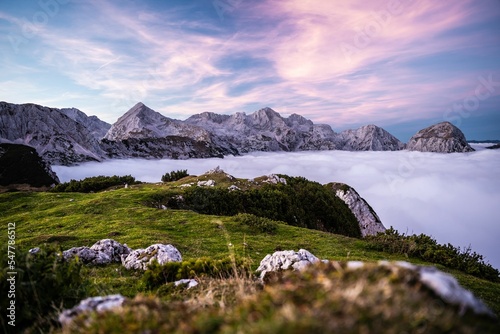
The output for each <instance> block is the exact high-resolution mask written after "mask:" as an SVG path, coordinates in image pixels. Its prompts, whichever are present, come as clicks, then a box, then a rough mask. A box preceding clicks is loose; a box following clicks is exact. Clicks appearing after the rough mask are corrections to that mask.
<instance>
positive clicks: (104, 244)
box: [90, 239, 132, 262]
mask: <svg viewBox="0 0 500 334" xmlns="http://www.w3.org/2000/svg"><path fill="white" fill-rule="evenodd" d="M90 249H92V250H95V251H98V252H103V253H105V254H106V255H108V256H109V257H110V258H111V261H112V262H121V256H122V255H127V254H129V253H130V252H131V251H132V249H131V248H130V247H128V246H127V244H123V245H122V244H121V243H119V242H118V241H115V240H113V239H102V240H99V241H98V242H96V243H95V244H93V245H92V247H90Z"/></svg>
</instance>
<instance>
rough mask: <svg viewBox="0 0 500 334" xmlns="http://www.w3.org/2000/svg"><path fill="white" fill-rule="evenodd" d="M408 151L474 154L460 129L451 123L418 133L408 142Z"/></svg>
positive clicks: (443, 123)
mask: <svg viewBox="0 0 500 334" xmlns="http://www.w3.org/2000/svg"><path fill="white" fill-rule="evenodd" d="M407 149H408V150H411V151H421V152H439V153H453V152H472V151H474V149H473V148H472V147H470V145H469V144H468V143H467V141H466V139H465V136H464V134H463V133H462V131H460V129H459V128H457V127H456V126H454V125H453V124H451V123H449V122H442V123H438V124H435V125H432V126H429V127H427V128H425V129H423V130H420V131H419V132H417V133H416V134H415V135H414V136H413V137H411V138H410V141H409V142H408V145H407Z"/></svg>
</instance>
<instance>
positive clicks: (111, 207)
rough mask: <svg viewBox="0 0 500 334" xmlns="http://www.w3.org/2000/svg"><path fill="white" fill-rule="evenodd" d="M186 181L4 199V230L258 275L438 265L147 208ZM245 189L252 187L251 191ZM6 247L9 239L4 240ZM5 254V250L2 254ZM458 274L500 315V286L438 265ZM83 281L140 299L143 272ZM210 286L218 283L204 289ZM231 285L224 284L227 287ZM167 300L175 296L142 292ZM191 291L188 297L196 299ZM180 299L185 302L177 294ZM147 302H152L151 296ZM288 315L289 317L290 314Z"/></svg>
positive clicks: (317, 234) (28, 238)
mask: <svg viewBox="0 0 500 334" xmlns="http://www.w3.org/2000/svg"><path fill="white" fill-rule="evenodd" d="M185 181H189V182H194V181H196V179H194V178H193V177H187V178H185V179H183V180H181V181H177V182H173V183H169V184H141V185H133V186H130V187H129V188H128V189H124V188H120V189H115V190H109V191H104V192H99V193H88V194H83V193H50V192H37V193H33V192H15V193H4V194H0V224H1V225H2V226H4V231H6V226H7V224H8V223H15V224H16V246H17V247H21V248H22V249H25V250H26V249H29V248H32V247H37V246H43V245H55V246H59V247H61V248H62V249H68V248H71V247H76V246H91V245H92V244H94V243H95V242H96V241H98V240H100V239H104V238H112V239H115V240H116V241H118V242H120V243H125V244H127V245H128V246H129V247H131V248H134V249H135V248H145V247H147V246H149V245H151V244H154V243H165V244H167V243H170V244H172V245H174V246H175V247H177V248H178V249H179V251H180V252H181V254H182V256H183V259H184V260H189V259H197V258H200V257H210V258H214V259H222V258H226V257H227V256H228V254H231V253H233V252H234V254H235V255H236V256H239V257H243V258H246V259H247V260H249V261H250V262H251V270H255V269H256V268H257V266H258V265H259V262H260V260H262V258H263V257H264V256H265V255H266V254H269V253H273V252H274V251H275V250H289V249H293V250H298V249H300V248H304V249H307V250H309V251H310V252H311V253H313V254H315V255H316V256H318V257H319V258H321V259H329V260H338V261H346V260H362V261H370V262H373V261H378V260H404V261H410V262H412V263H416V264H426V265H432V263H428V262H424V261H422V260H420V259H415V258H407V257H406V256H404V255H401V254H389V253H385V252H381V251H375V250H373V248H371V247H370V246H369V243H368V241H366V240H363V239H356V238H350V237H345V236H341V235H335V234H331V233H326V232H321V231H316V230H310V229H304V228H299V227H293V226H289V225H286V224H276V230H275V231H274V232H273V233H272V234H270V233H265V232H262V231H259V230H257V229H255V228H254V227H252V226H248V225H245V224H241V223H240V222H238V221H237V218H235V217H222V216H210V215H201V214H197V213H195V212H193V211H186V210H161V209H156V208H151V207H148V206H146V205H144V202H145V201H146V200H147V199H149V198H150V197H151V195H153V194H155V193H156V192H158V191H159V190H167V189H169V188H171V187H175V186H177V185H179V184H182V183H184V182H185ZM220 181H224V180H220ZM241 185H242V186H246V187H250V186H251V184H249V183H248V184H243V182H241ZM0 242H1V243H2V244H3V245H6V244H7V233H6V232H4V233H2V234H1V235H0ZM4 249H5V248H4ZM437 267H438V268H439V269H441V270H444V271H447V272H450V273H452V274H453V275H454V276H455V277H457V279H458V280H459V282H460V283H461V284H462V285H463V286H464V287H466V288H468V289H470V290H471V291H472V292H473V293H474V294H475V295H477V296H478V297H480V298H482V299H483V300H484V301H485V302H486V303H487V304H488V305H489V306H490V307H491V308H492V310H493V311H494V312H495V313H496V314H497V315H499V316H500V283H494V282H490V281H486V280H483V279H479V278H475V277H473V276H471V275H467V274H465V273H463V272H460V271H456V270H453V269H450V268H445V267H443V266H440V265H438V266H437ZM82 275H84V276H85V277H87V278H88V279H89V280H90V282H91V283H92V285H93V289H92V295H103V294H112V293H122V294H123V295H125V296H128V297H131V298H132V297H134V296H136V295H137V293H138V292H140V289H139V288H138V287H140V280H141V276H142V273H141V272H132V271H127V270H125V269H124V268H123V267H122V266H121V265H119V264H113V265H109V266H105V267H91V266H85V267H84V268H83V269H82ZM206 284H208V285H210V284H212V283H210V282H209V283H206ZM224 284H225V283H224ZM143 293H146V294H147V295H149V296H158V297H161V298H162V299H164V298H172V294H171V293H168V294H167V295H168V297H165V294H162V293H160V292H155V291H149V292H147V291H146V292H144V291H143ZM192 293H193V292H192V291H191V292H189V293H188V294H192ZM178 294H179V296H180V297H179V298H180V299H182V298H184V297H185V296H186V295H185V294H184V292H179V293H178ZM148 298H149V297H148ZM285 311H286V310H285Z"/></svg>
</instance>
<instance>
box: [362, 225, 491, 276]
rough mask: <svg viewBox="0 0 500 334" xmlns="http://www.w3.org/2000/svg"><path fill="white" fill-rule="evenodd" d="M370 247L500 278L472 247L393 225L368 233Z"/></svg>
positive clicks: (478, 274) (474, 273)
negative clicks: (383, 229) (456, 244)
mask: <svg viewBox="0 0 500 334" xmlns="http://www.w3.org/2000/svg"><path fill="white" fill-rule="evenodd" d="M366 240H367V241H368V243H369V247H370V248H372V249H375V250H380V251H384V252H388V253H395V254H405V255H406V256H409V257H417V258H420V259H422V260H425V261H429V262H433V263H437V264H441V265H443V266H446V267H449V268H452V269H458V270H461V271H463V272H465V273H468V274H471V275H473V276H476V277H479V278H484V279H487V280H490V281H493V282H500V272H499V271H498V270H497V269H495V268H493V267H492V266H491V265H490V264H488V263H486V262H485V261H484V258H483V256H482V255H480V254H477V253H476V252H473V251H472V250H471V249H470V247H467V248H465V249H463V250H462V249H460V247H455V246H453V245H451V244H447V245H441V244H438V243H437V242H436V240H434V239H433V238H431V237H430V236H428V235H425V234H420V235H416V234H413V235H405V234H404V233H403V234H400V233H399V232H398V231H396V230H395V229H393V228H392V227H391V228H390V229H388V230H386V231H385V233H379V234H378V235H376V236H368V237H366Z"/></svg>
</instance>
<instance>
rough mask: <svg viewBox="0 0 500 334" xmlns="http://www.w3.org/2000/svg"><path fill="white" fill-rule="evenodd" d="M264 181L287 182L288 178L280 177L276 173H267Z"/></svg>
mask: <svg viewBox="0 0 500 334" xmlns="http://www.w3.org/2000/svg"><path fill="white" fill-rule="evenodd" d="M262 182H264V183H271V184H278V183H283V184H286V180H285V179H284V178H282V177H279V176H278V175H276V174H270V175H267V178H266V179H264V180H262Z"/></svg>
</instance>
